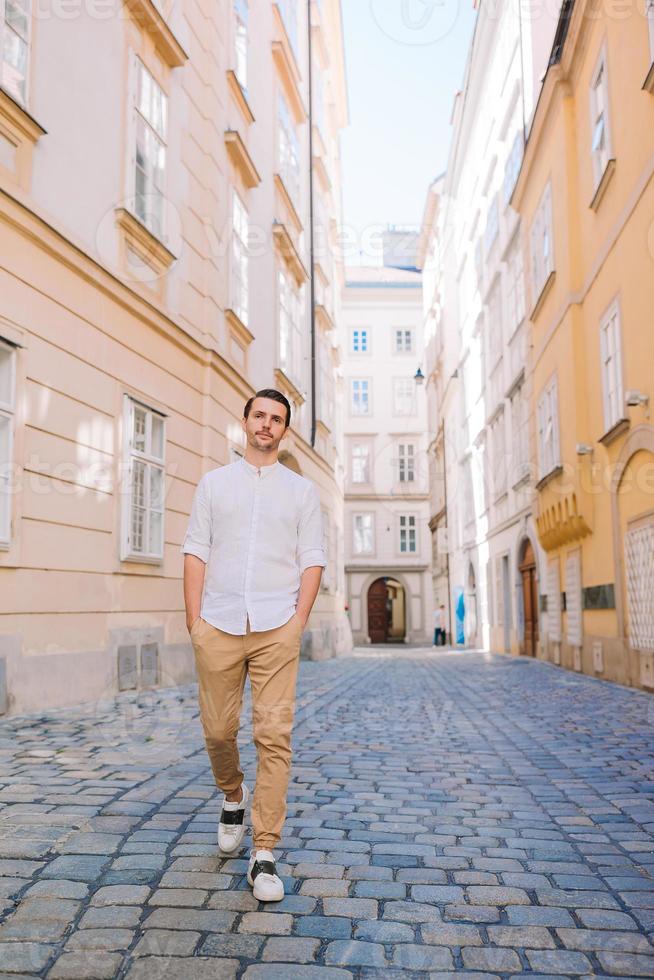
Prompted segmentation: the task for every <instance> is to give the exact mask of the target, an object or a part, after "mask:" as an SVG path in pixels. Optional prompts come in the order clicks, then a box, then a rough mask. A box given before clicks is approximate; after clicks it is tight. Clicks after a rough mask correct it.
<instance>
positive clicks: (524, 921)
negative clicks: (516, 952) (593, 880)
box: [506, 905, 574, 926]
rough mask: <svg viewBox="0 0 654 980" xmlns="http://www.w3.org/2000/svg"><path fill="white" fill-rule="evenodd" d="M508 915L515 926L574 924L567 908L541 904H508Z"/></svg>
mask: <svg viewBox="0 0 654 980" xmlns="http://www.w3.org/2000/svg"><path fill="white" fill-rule="evenodd" d="M506 916H507V919H508V920H509V922H510V924H511V925H513V926H574V919H573V918H572V916H571V914H570V912H568V910H567V909H557V908H542V907H541V906H540V905H528V906H527V905H508V906H507V908H506Z"/></svg>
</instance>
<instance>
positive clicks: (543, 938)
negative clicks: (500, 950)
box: [487, 926, 556, 949]
mask: <svg viewBox="0 0 654 980" xmlns="http://www.w3.org/2000/svg"><path fill="white" fill-rule="evenodd" d="M487 931H488V938H489V940H490V942H491V943H493V945H494V946H513V947H520V948H521V949H525V948H527V947H529V948H530V949H554V947H555V946H556V943H555V942H554V940H553V939H552V936H551V934H550V933H549V932H548V930H547V929H546V928H544V927H543V926H488V930H487Z"/></svg>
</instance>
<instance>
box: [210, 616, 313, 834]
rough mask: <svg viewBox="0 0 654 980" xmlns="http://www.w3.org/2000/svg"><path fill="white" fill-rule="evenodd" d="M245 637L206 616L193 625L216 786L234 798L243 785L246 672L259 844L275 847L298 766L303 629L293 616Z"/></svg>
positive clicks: (254, 813)
mask: <svg viewBox="0 0 654 980" xmlns="http://www.w3.org/2000/svg"><path fill="white" fill-rule="evenodd" d="M246 629H247V632H246V633H245V635H244V636H234V635H233V634H231V633H224V632H223V631H222V630H219V629H216V627H215V626H212V625H211V624H210V623H207V622H206V621H205V620H204V619H196V621H195V622H194V623H193V626H192V627H191V640H192V642H193V650H194V652H195V664H196V668H197V673H198V684H199V701H200V720H201V722H202V728H203V731H204V740H205V744H206V747H207V753H208V755H209V759H210V761H211V768H212V770H213V774H214V778H215V780H216V785H217V786H218V788H219V789H221V790H222V791H223V793H233V792H235V791H236V790H237V789H238V787H239V786H240V785H241V782H242V781H243V772H242V770H241V767H240V762H239V754H238V746H237V744H236V737H237V735H238V730H239V719H240V715H241V706H242V703H243V688H244V686H245V677H246V674H249V677H250V686H251V688H252V728H253V735H254V743H255V745H256V749H257V778H256V785H255V789H254V796H253V799H252V836H253V843H254V847H255V848H258V849H264V848H265V849H269V850H270V849H272V848H273V847H275V846H276V845H277V844H278V843H279V841H280V839H281V834H282V827H283V825H284V819H285V817H286V793H287V790H288V780H289V773H290V768H291V731H292V728H293V714H294V709H295V686H296V681H297V670H298V662H299V659H300V642H301V639H302V629H301V627H300V623H299V620H298V619H296V617H294V616H292V617H291V619H290V620H289V621H288V622H287V623H284V624H283V625H282V626H277V627H276V628H275V629H271V630H263V631H261V632H256V633H255V632H252V631H251V630H250V624H249V621H248V623H247V627H246Z"/></svg>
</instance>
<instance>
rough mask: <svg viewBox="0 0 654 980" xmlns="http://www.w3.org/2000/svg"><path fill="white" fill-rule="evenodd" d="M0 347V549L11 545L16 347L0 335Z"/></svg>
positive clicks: (7, 548) (6, 548)
mask: <svg viewBox="0 0 654 980" xmlns="http://www.w3.org/2000/svg"><path fill="white" fill-rule="evenodd" d="M0 348H2V349H3V350H6V351H7V352H8V355H9V358H8V359H9V398H8V400H7V401H2V402H0V419H5V420H6V425H7V459H6V464H7V476H6V483H7V486H6V490H4V491H0V492H4V493H5V494H6V513H5V518H6V520H5V523H4V525H3V523H2V521H3V512H2V508H0V549H2V550H3V551H7V550H9V548H10V546H11V529H12V520H11V519H12V502H13V492H12V487H11V464H12V460H13V458H14V429H15V425H16V361H17V357H16V347H15V345H14V344H12V343H10V342H9V341H7V340H5V339H4V338H2V337H0ZM2 465H3V461H2V459H0V483H1V482H2V481H3V480H4V479H5V478H4V477H3V476H2V469H1V468H2Z"/></svg>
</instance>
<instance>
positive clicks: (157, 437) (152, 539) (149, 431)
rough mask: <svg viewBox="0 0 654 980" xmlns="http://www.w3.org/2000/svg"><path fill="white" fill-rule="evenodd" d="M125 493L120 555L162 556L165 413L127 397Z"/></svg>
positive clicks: (135, 556)
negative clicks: (126, 489)
mask: <svg viewBox="0 0 654 980" xmlns="http://www.w3.org/2000/svg"><path fill="white" fill-rule="evenodd" d="M125 402H126V412H125V425H126V433H127V439H126V457H127V458H126V463H127V477H128V492H127V495H126V501H125V503H126V508H125V521H124V525H123V555H122V557H123V558H146V559H159V560H161V559H162V558H163V552H164V547H163V544H164V536H163V534H164V449H165V420H164V416H163V415H161V414H160V413H159V412H155V411H154V410H153V409H151V408H148V407H147V406H145V405H142V404H141V403H140V402H137V401H135V400H134V399H133V398H130V397H126V398H125Z"/></svg>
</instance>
